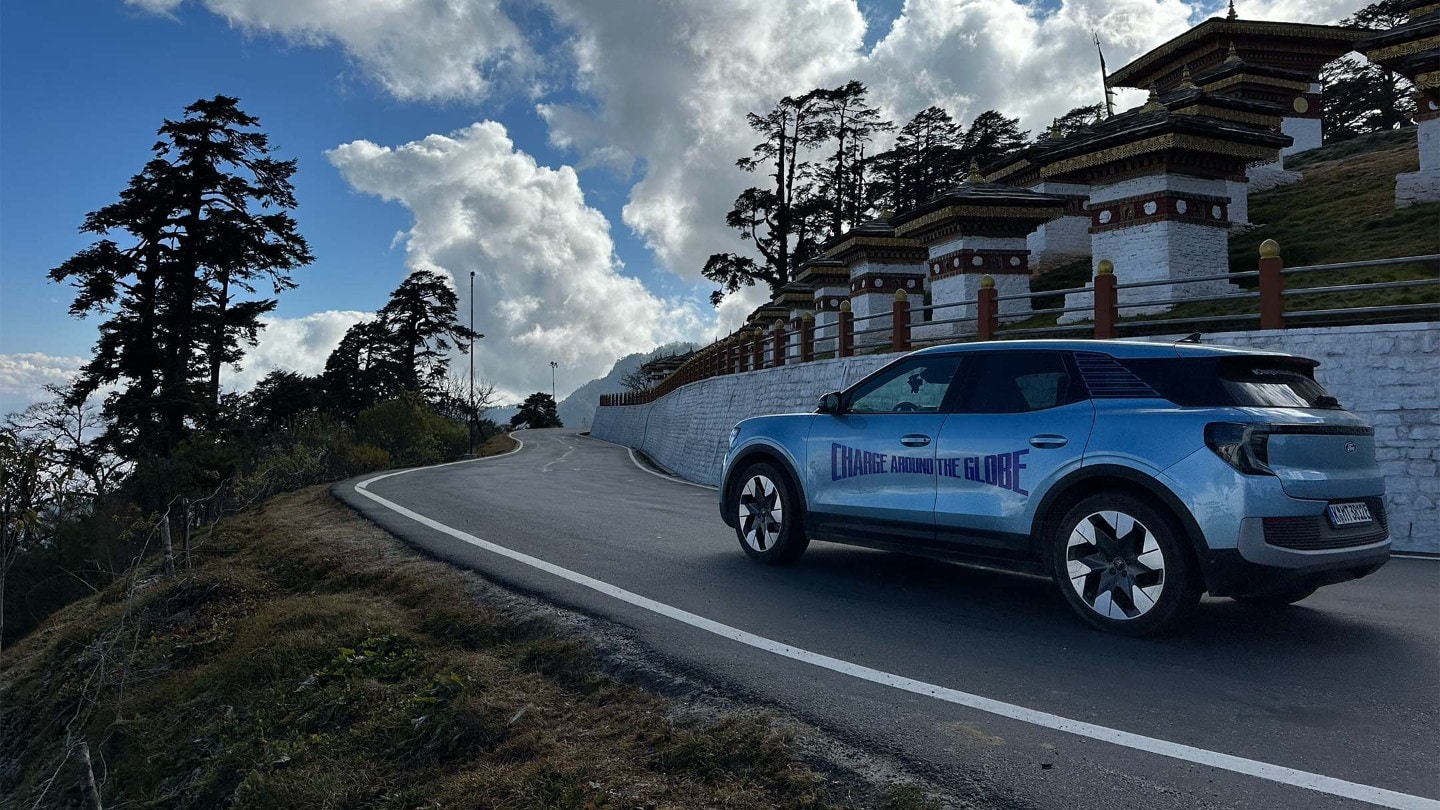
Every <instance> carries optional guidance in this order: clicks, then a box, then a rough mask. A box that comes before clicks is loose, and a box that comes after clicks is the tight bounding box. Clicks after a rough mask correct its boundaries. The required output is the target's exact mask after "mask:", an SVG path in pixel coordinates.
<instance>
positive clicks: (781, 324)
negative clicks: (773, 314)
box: [775, 318, 785, 329]
mask: <svg viewBox="0 0 1440 810" xmlns="http://www.w3.org/2000/svg"><path fill="white" fill-rule="evenodd" d="M775 328H776V329H784V328H785V319H784V318H776V319H775Z"/></svg>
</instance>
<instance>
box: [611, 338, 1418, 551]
mask: <svg viewBox="0 0 1440 810" xmlns="http://www.w3.org/2000/svg"><path fill="white" fill-rule="evenodd" d="M1151 339H1152V340H1158V339H1159V338H1151ZM1205 342H1206V343H1215V344H1227V345H1234V346H1248V347H1251V348H1256V349H1264V350H1273V351H1283V352H1290V353H1293V354H1298V355H1302V356H1305V357H1311V358H1314V359H1316V360H1318V361H1320V369H1319V371H1318V372H1317V376H1318V377H1319V379H1320V381H1321V382H1322V383H1324V384H1325V386H1326V387H1327V388H1328V389H1329V390H1330V391H1331V393H1333V394H1334V395H1335V396H1336V397H1338V398H1339V399H1340V401H1341V402H1342V403H1343V404H1344V405H1345V407H1347V408H1349V409H1350V410H1351V411H1354V412H1355V413H1357V414H1359V415H1360V416H1361V417H1362V418H1364V419H1365V420H1366V421H1367V422H1369V423H1370V424H1371V425H1374V426H1375V439H1376V443H1377V445H1378V447H1379V459H1380V463H1381V465H1382V466H1383V467H1384V469H1385V473H1386V490H1387V494H1386V504H1387V509H1388V511H1389V514H1390V528H1391V534H1392V537H1393V538H1394V541H1395V548H1396V549H1397V550H1409V551H1423V552H1432V553H1440V508H1437V500H1440V485H1437V469H1436V465H1437V462H1440V452H1437V447H1440V352H1437V349H1440V345H1437V344H1440V324H1436V323H1418V324H1392V325H1384V326H1355V327H1323V328H1314V329H1285V330H1274V331H1250V332H1226V333H1216V334H1212V335H1208V336H1207V337H1206V340H1205ZM897 356H898V355H894V354H883V355H869V356H865V357H850V358H844V359H838V360H825V361H819V362H814V363H805V364H803V365H790V366H782V367H780V368H770V369H762V370H760V371H752V372H748V373H745V374H731V375H726V376H722V377H715V378H712V379H709V380H703V381H701V382H697V383H691V384H690V385H687V386H685V387H683V388H680V389H678V390H676V391H674V392H672V393H670V394H668V395H666V396H665V397H662V398H661V399H659V400H658V401H656V402H654V403H651V404H649V405H629V406H611V407H602V408H599V409H597V411H596V413H595V420H594V423H593V425H592V427H591V434H592V435H594V436H595V437H596V438H600V439H604V440H606V441H610V442H615V443H616V444H623V445H626V446H628V447H634V448H637V449H639V450H643V451H644V452H645V454H646V455H648V456H650V457H651V458H653V459H655V460H656V461H658V462H659V463H660V464H662V465H664V466H665V467H667V468H669V469H671V470H673V471H674V472H675V473H676V474H678V475H680V476H681V477H683V478H686V479H687V480H690V481H696V482H700V483H705V484H714V483H716V482H717V480H718V479H719V477H720V463H721V461H722V460H723V458H724V454H725V442H726V440H727V439H728V437H729V435H730V428H731V427H733V426H734V425H735V423H736V422H738V421H740V420H741V419H746V418H749V417H751V416H759V415H762V414H771V413H794V412H800V411H811V410H814V408H815V405H816V403H817V402H818V401H819V399H820V396H821V395H822V394H824V393H826V392H827V391H834V390H837V389H840V388H844V387H845V386H847V385H849V384H851V383H853V382H855V381H856V380H858V379H860V378H861V377H863V376H865V375H866V374H869V373H870V372H871V371H874V370H875V369H877V368H879V367H880V366H882V365H884V364H885V363H887V362H889V361H891V360H893V359H895V357H897Z"/></svg>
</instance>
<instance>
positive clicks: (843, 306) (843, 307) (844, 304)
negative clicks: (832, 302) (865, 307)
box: [840, 298, 850, 312]
mask: <svg viewBox="0 0 1440 810" xmlns="http://www.w3.org/2000/svg"><path fill="white" fill-rule="evenodd" d="M840 311H841V312H849V311H850V299H848V298H847V299H845V300H844V301H841V302H840Z"/></svg>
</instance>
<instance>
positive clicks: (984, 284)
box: [980, 276, 995, 290]
mask: <svg viewBox="0 0 1440 810" xmlns="http://www.w3.org/2000/svg"><path fill="white" fill-rule="evenodd" d="M980 289H982V290H993V289H995V277H994V276H981V277H980Z"/></svg>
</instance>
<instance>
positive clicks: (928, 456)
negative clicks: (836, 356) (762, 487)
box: [806, 355, 960, 542]
mask: <svg viewBox="0 0 1440 810" xmlns="http://www.w3.org/2000/svg"><path fill="white" fill-rule="evenodd" d="M959 365H960V361H959V358H957V357H956V356H954V355H920V356H914V357H908V358H905V359H902V360H899V361H897V362H896V363H894V364H892V365H889V366H886V367H885V368H883V369H881V370H880V371H878V372H876V373H875V374H872V375H871V376H869V377H867V378H866V379H864V380H862V381H860V382H859V383H857V384H856V385H855V386H854V387H852V388H851V389H850V390H849V391H847V392H845V394H844V396H842V397H841V400H842V408H841V412H839V413H830V414H827V413H822V414H818V415H817V416H816V417H815V421H814V423H813V425H812V427H811V429H810V438H809V444H808V447H807V456H806V458H807V465H806V467H807V470H806V478H807V482H806V483H807V485H808V489H809V492H810V493H812V495H811V498H810V501H811V504H810V518H811V524H812V526H813V527H814V528H815V529H816V531H817V532H818V533H820V534H821V535H826V536H831V537H850V538H870V539H880V540H898V541H902V542H903V541H922V542H930V541H932V540H933V539H934V513H935V442H936V439H937V437H938V436H939V435H940V428H941V426H942V425H943V424H944V422H945V418H946V409H947V405H948V399H947V397H948V396H949V394H950V391H951V383H952V382H953V380H954V378H955V371H956V369H957V368H958V367H959Z"/></svg>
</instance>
